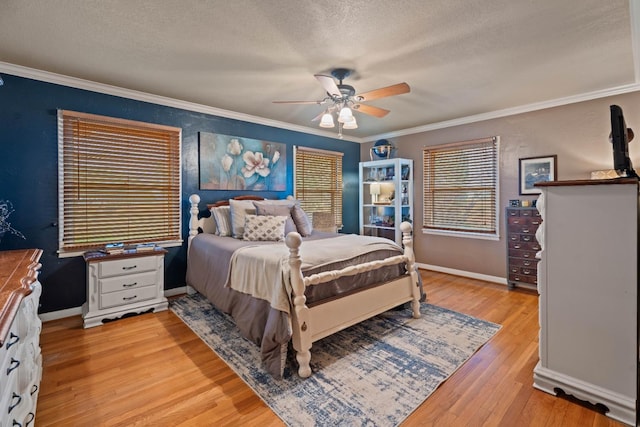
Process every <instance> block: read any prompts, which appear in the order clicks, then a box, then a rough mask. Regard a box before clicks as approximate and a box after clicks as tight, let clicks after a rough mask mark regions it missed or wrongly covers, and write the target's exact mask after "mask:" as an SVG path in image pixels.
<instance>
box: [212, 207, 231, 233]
mask: <svg viewBox="0 0 640 427" xmlns="http://www.w3.org/2000/svg"><path fill="white" fill-rule="evenodd" d="M211 215H213V219H214V220H215V222H216V235H217V236H225V237H228V236H231V208H230V207H229V206H218V207H215V208H211Z"/></svg>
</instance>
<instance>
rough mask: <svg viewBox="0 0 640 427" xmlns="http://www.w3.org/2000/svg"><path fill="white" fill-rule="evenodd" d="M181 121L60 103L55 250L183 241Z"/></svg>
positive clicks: (64, 251)
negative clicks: (99, 112) (106, 113)
mask: <svg viewBox="0 0 640 427" xmlns="http://www.w3.org/2000/svg"><path fill="white" fill-rule="evenodd" d="M180 141H181V129H180V128H174V127H169V126H161V125H155V124H148V123H142V122H134V121H130V120H122V119H113V118H109V117H102V116H96V115H92V114H84V113H77V112H74V111H65V110H59V111H58V200H59V208H58V210H59V213H58V215H59V228H60V229H59V253H60V256H73V255H77V254H79V253H82V252H84V251H86V250H88V249H95V248H98V247H102V246H104V245H105V244H106V243H112V242H124V243H142V242H155V243H158V244H162V245H164V246H175V245H178V244H181V242H182V240H181V201H180Z"/></svg>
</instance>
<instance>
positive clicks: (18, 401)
mask: <svg viewBox="0 0 640 427" xmlns="http://www.w3.org/2000/svg"><path fill="white" fill-rule="evenodd" d="M14 399H15V403H14V404H12V405H9V410H8V411H7V414H10V413H11V411H13V409H14V408H15V407H16V406H18V405H19V404H20V402H22V396H20V395H19V394H16V392H15V391H14V392H13V396H11V400H14Z"/></svg>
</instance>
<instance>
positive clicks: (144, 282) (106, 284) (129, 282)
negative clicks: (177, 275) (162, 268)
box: [99, 271, 157, 294]
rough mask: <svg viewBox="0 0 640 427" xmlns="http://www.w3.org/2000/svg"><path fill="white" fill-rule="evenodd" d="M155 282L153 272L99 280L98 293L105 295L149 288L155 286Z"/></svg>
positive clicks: (155, 277) (155, 276) (154, 273)
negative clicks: (144, 287)
mask: <svg viewBox="0 0 640 427" xmlns="http://www.w3.org/2000/svg"><path fill="white" fill-rule="evenodd" d="M156 280H157V275H156V272H155V271H146V272H144V273H138V274H127V275H126V276H116V277H109V278H107V279H100V280H99V282H100V293H101V294H107V293H109V292H117V291H125V290H127V289H136V288H141V287H143V286H151V285H155V283H156Z"/></svg>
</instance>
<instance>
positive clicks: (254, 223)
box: [242, 214, 287, 241]
mask: <svg viewBox="0 0 640 427" xmlns="http://www.w3.org/2000/svg"><path fill="white" fill-rule="evenodd" d="M286 220H287V217H286V216H272V215H251V214H247V215H246V216H245V223H244V235H243V236H242V239H243V240H251V241H257V240H262V241H264V240H269V241H281V240H284V223H285V222H286Z"/></svg>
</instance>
